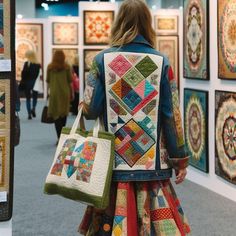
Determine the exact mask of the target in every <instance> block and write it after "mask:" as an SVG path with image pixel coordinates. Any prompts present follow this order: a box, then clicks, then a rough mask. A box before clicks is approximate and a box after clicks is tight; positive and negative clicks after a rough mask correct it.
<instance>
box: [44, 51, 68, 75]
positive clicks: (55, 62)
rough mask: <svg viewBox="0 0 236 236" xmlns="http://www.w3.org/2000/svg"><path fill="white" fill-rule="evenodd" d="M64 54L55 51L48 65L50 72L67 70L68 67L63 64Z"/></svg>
mask: <svg viewBox="0 0 236 236" xmlns="http://www.w3.org/2000/svg"><path fill="white" fill-rule="evenodd" d="M65 59H66V57H65V53H64V52H63V51H62V50H56V51H55V52H54V54H53V57H52V62H51V63H50V64H49V65H48V69H50V70H64V69H67V68H69V65H68V64H67V63H66V62H65Z"/></svg>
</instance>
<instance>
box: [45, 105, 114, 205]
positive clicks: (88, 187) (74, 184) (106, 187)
mask: <svg viewBox="0 0 236 236" xmlns="http://www.w3.org/2000/svg"><path fill="white" fill-rule="evenodd" d="M81 114H82V109H80V110H79V112H78V115H77V118H76V120H75V122H74V124H73V127H72V128H71V129H69V128H63V130H62V134H61V136H60V140H59V143H58V146H57V150H56V153H55V156H54V160H53V163H52V166H51V168H50V170H49V173H48V175H47V178H46V183H45V187H44V192H45V193H47V194H58V195H61V196H63V197H65V198H69V199H72V200H76V201H81V202H84V203H86V204H88V205H93V206H95V207H96V208H101V209H104V208H106V207H107V206H108V204H109V192H110V184H111V178H112V166H113V162H114V135H113V134H111V133H108V132H105V131H103V130H102V129H101V122H100V121H99V120H97V121H96V123H95V126H94V129H93V130H92V131H90V132H88V131H83V130H81V129H77V128H78V124H79V123H80V118H81ZM98 121H99V122H98Z"/></svg>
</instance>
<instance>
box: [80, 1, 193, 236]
mask: <svg viewBox="0 0 236 236" xmlns="http://www.w3.org/2000/svg"><path fill="white" fill-rule="evenodd" d="M155 41H156V35H155V31H154V29H153V28H152V17H151V13H150V11H149V9H148V6H147V5H146V3H145V1H143V0H125V1H124V2H123V3H122V4H121V6H120V9H119V12H118V14H117V17H116V19H115V22H114V24H113V27H112V30H111V39H110V45H111V48H109V49H106V50H103V51H102V52H101V53H99V54H98V55H97V56H96V57H95V59H94V61H93V64H92V67H91V70H90V72H89V76H88V79H87V80H86V86H85V92H84V101H83V103H82V104H83V114H84V115H85V117H86V118H88V119H96V118H97V117H99V116H102V117H103V120H104V125H105V127H106V130H108V131H109V132H111V133H114V135H115V161H114V170H113V177H112V180H113V183H112V187H111V196H110V204H109V206H108V208H107V209H105V210H101V209H95V208H94V207H91V206H88V207H87V210H86V213H85V215H84V218H83V221H82V223H81V225H80V227H79V232H80V233H81V234H83V235H86V236H89V235H104V236H105V235H106V236H110V235H128V236H138V235H149V236H161V235H178V236H184V235H186V234H188V233H189V232H190V227H189V225H188V222H187V220H186V217H185V215H184V212H183V210H182V207H181V205H180V201H179V199H178V198H177V196H176V193H175V191H174V188H173V186H172V184H171V182H170V178H171V176H172V169H174V170H175V174H176V179H175V183H176V184H180V183H181V182H183V181H184V179H185V176H186V174H187V171H186V167H187V166H188V159H189V157H188V155H187V153H186V149H185V141H184V133H183V129H182V121H181V114H180V109H179V101H178V89H177V86H176V80H175V78H174V76H173V71H172V68H171V66H170V63H169V61H168V59H167V57H165V56H164V55H162V54H161V53H160V52H158V51H157V50H155Z"/></svg>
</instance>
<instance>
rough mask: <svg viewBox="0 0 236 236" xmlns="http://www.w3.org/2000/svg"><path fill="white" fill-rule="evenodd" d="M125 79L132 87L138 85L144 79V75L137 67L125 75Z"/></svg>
mask: <svg viewBox="0 0 236 236" xmlns="http://www.w3.org/2000/svg"><path fill="white" fill-rule="evenodd" d="M123 79H124V80H125V81H126V82H127V83H129V85H130V86H131V87H136V86H137V85H138V84H139V83H140V82H141V81H142V80H144V77H143V76H142V75H141V73H140V72H139V71H138V70H137V69H135V68H132V69H130V70H129V71H128V72H127V73H126V74H125V75H124V77H123Z"/></svg>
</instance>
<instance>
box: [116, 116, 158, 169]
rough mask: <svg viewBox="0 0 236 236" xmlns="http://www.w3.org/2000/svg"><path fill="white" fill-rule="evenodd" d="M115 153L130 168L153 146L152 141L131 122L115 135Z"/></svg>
mask: <svg viewBox="0 0 236 236" xmlns="http://www.w3.org/2000/svg"><path fill="white" fill-rule="evenodd" d="M115 136H116V140H115V145H116V146H115V150H116V153H117V154H118V155H119V156H120V157H121V158H122V159H124V160H125V161H126V163H127V164H128V165H129V166H130V167H132V166H133V165H134V164H135V163H136V162H137V161H138V160H139V159H140V158H141V157H142V156H143V155H144V154H145V153H146V152H147V151H148V150H149V149H150V148H151V147H152V146H153V145H154V144H155V142H154V140H153V139H152V138H151V137H150V136H149V135H148V134H147V133H146V132H145V131H144V130H143V129H142V128H141V127H140V126H139V125H138V124H137V123H136V122H135V121H134V120H133V119H131V120H130V121H129V122H128V123H127V124H125V125H124V126H123V127H122V128H120V129H119V130H118V131H117V132H116V134H115Z"/></svg>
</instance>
